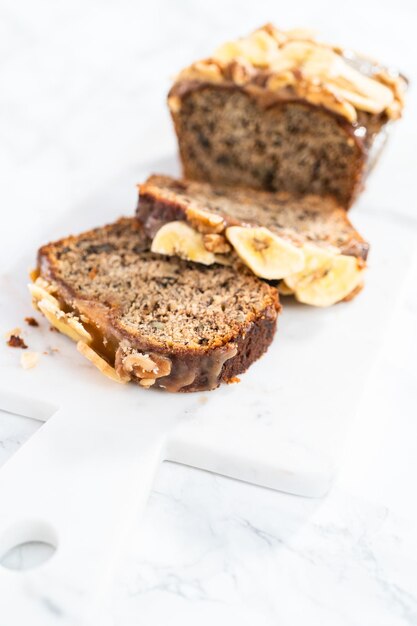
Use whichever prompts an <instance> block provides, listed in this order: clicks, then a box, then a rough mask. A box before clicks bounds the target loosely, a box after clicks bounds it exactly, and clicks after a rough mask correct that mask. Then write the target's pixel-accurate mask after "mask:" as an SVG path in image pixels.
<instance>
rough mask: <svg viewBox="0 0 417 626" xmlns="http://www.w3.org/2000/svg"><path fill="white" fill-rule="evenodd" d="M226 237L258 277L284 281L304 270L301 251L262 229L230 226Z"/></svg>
mask: <svg viewBox="0 0 417 626" xmlns="http://www.w3.org/2000/svg"><path fill="white" fill-rule="evenodd" d="M226 237H227V239H228V240H229V242H230V243H231V244H232V246H233V247H234V249H235V250H236V252H237V254H238V255H239V257H240V258H241V259H242V261H244V263H246V265H247V266H248V267H250V269H251V270H252V272H253V273H254V274H256V276H259V277H260V278H266V279H267V280H274V279H279V278H285V277H286V276H290V275H292V274H294V273H296V272H300V271H301V270H302V269H303V267H304V254H303V252H302V250H301V248H298V247H297V246H295V245H294V244H292V243H291V242H289V241H287V240H285V239H283V238H282V237H279V236H278V235H275V234H274V233H272V232H271V231H270V230H268V228H264V227H263V226H259V227H253V228H245V227H244V226H229V228H227V229H226Z"/></svg>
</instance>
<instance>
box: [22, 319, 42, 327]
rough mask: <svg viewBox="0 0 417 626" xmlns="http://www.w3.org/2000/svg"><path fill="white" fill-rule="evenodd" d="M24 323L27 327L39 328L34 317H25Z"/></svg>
mask: <svg viewBox="0 0 417 626" xmlns="http://www.w3.org/2000/svg"><path fill="white" fill-rule="evenodd" d="M25 322H26V324H27V325H28V326H39V322H37V321H36V320H35V318H34V317H25Z"/></svg>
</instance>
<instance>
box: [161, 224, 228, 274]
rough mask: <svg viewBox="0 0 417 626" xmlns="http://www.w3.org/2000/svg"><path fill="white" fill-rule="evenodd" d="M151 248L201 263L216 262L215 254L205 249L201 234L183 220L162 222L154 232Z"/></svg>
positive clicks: (209, 263)
mask: <svg viewBox="0 0 417 626" xmlns="http://www.w3.org/2000/svg"><path fill="white" fill-rule="evenodd" d="M151 250H152V252H157V253H158V254H168V255H170V256H173V255H176V256H178V257H180V258H181V259H185V260H186V261H195V262H197V263H202V264H203V265H212V264H213V263H216V255H215V254H214V253H213V252H210V251H209V250H207V249H206V247H205V245H204V239H203V235H202V234H201V233H198V232H197V231H196V230H194V228H192V227H191V226H189V225H188V224H187V223H186V222H183V221H178V222H168V223H167V224H164V225H163V226H162V227H161V228H160V229H159V230H158V232H157V233H156V235H155V237H154V239H153V241H152V246H151Z"/></svg>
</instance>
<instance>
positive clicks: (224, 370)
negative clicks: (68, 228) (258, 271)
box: [29, 218, 280, 391]
mask: <svg viewBox="0 0 417 626" xmlns="http://www.w3.org/2000/svg"><path fill="white" fill-rule="evenodd" d="M147 244H148V240H147V238H146V237H145V235H144V233H143V230H142V229H141V227H140V225H139V223H138V221H137V220H135V219H134V218H131V219H122V220H120V221H118V222H116V223H115V224H112V225H109V226H105V227H103V228H97V229H95V230H92V231H89V232H86V233H83V234H81V235H78V236H75V237H67V238H66V239H62V240H61V241H57V242H55V243H50V244H48V245H46V246H43V247H42V248H41V249H40V250H39V253H38V268H37V270H36V271H35V273H34V274H33V280H34V282H33V284H31V285H30V286H29V287H30V291H31V293H32V298H33V302H34V305H35V306H36V308H37V309H39V310H40V311H41V312H42V313H43V314H44V315H45V316H46V317H47V319H48V320H49V321H50V323H51V324H53V325H54V326H55V327H56V328H58V330H60V331H61V332H63V333H65V334H66V335H68V336H70V337H71V338H72V339H73V340H75V341H77V347H78V350H79V351H80V352H81V353H82V354H83V355H85V356H86V357H87V358H88V359H90V360H91V361H92V362H93V363H94V364H95V365H96V366H97V367H98V369H99V370H101V371H102V372H103V373H104V374H106V375H108V376H109V377H110V378H112V379H113V380H115V381H117V382H120V383H125V382H128V381H129V380H131V381H134V382H137V383H139V384H140V385H141V386H143V387H150V386H152V385H154V386H155V387H160V388H162V389H166V390H168V391H199V390H209V389H214V388H215V387H217V386H218V385H219V384H220V382H221V381H225V382H227V381H230V380H232V379H233V378H234V377H235V376H237V375H238V374H240V373H242V372H244V371H245V370H246V369H247V368H248V367H249V366H250V365H251V363H253V361H255V360H256V359H258V358H259V357H260V356H261V355H262V354H263V353H264V352H265V351H266V349H267V348H268V346H269V344H270V343H271V341H272V338H273V336H274V333H275V329H276V321H277V315H278V312H279V310H280V305H279V301H278V294H277V290H276V289H275V288H274V287H271V286H270V285H268V284H266V283H265V282H263V281H261V280H259V279H257V278H256V277H255V276H253V275H252V274H251V273H250V272H248V271H246V272H237V271H235V270H234V269H233V268H231V267H227V266H222V265H213V266H211V267H205V266H203V265H197V264H193V263H188V262H186V261H182V260H180V259H178V258H169V257H163V256H160V255H155V254H152V253H151V252H150V251H149V250H148V249H147Z"/></svg>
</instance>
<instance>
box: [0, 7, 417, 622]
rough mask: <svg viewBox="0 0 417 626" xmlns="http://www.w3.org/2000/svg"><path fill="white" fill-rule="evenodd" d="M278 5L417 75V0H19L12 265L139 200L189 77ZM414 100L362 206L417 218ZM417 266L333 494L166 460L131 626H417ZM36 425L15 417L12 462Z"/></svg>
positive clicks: (164, 153) (10, 15)
mask: <svg viewBox="0 0 417 626" xmlns="http://www.w3.org/2000/svg"><path fill="white" fill-rule="evenodd" d="M267 21H272V22H274V23H275V24H276V25H277V26H279V27H282V28H292V27H295V26H308V27H312V28H314V29H317V30H318V31H320V32H321V33H322V35H323V39H327V40H329V41H332V42H335V43H340V44H343V45H346V46H348V47H352V48H354V49H357V50H359V51H361V52H364V53H366V54H369V55H371V56H375V57H376V58H378V59H380V60H381V61H385V62H388V63H391V64H393V65H397V66H398V67H400V68H401V70H402V71H403V72H404V73H405V74H406V75H408V76H409V77H410V79H411V80H412V82H414V83H415V82H416V80H417V71H416V63H417V37H416V31H417V4H416V3H415V2H413V1H411V0H410V1H408V2H406V1H404V0H400V1H396V2H393V1H390V2H365V1H362V2H357V1H353V0H350V1H346V2H338V3H336V2H334V1H333V2H324V1H320V0H315V1H314V2H307V1H303V2H301V1H298V2H297V1H292V2H286V3H284V2H277V1H275V2H269V1H268V2H255V1H253V0H252V2H226V1H224V2H219V1H217V0H215V1H213V0H212V1H211V2H209V1H208V0H205V1H198V2H192V1H191V0H190V1H188V2H185V1H181V2H180V1H176V2H174V1H172V2H168V1H165V2H162V1H161V0H159V1H156V0H153V1H152V2H143V1H138V0H136V1H135V2H127V1H120V0H119V1H117V2H116V1H115V0H109V1H101V2H99V1H98V0H94V1H92V0H90V1H85V0H84V1H80V0H72V1H71V2H68V1H67V2H63V1H57V0H55V1H52V0H51V1H50V2H47V1H45V0H38V1H37V2H30V1H29V0H22V1H21V2H16V1H15V0H1V3H0V185H1V196H0V197H1V209H0V216H1V218H0V219H1V224H0V228H1V230H0V236H1V246H0V259H1V263H2V267H4V266H5V265H7V264H8V263H9V262H11V261H12V260H13V259H14V258H17V257H18V256H20V255H21V252H22V250H28V249H29V250H33V254H34V255H35V251H36V249H37V247H38V246H39V245H40V244H41V243H43V232H44V230H45V223H50V222H51V221H55V220H56V219H57V217H58V216H59V214H60V213H61V212H62V213H63V212H65V211H68V210H71V209H75V208H79V207H80V206H85V209H86V221H87V222H88V199H89V197H91V196H92V195H94V194H97V191H98V190H100V189H104V190H105V188H106V185H107V183H108V181H109V180H110V181H111V180H114V179H119V178H120V177H123V178H124V179H125V180H126V191H125V195H124V197H120V198H113V197H110V198H107V199H106V202H107V204H109V203H111V204H112V205H114V212H115V215H117V214H123V213H124V214H129V213H131V212H132V211H133V209H134V205H135V198H136V190H135V183H137V182H138V181H137V178H136V172H138V171H139V169H142V170H143V165H144V164H145V166H146V167H147V166H148V164H149V171H150V172H151V170H152V169H153V168H152V164H153V163H155V162H159V163H161V162H163V159H164V158H165V157H170V156H171V155H172V154H173V152H174V151H175V140H174V136H173V132H172V128H171V123H170V119H169V116H168V113H167V110H166V105H165V98H166V92H167V90H168V88H169V85H170V79H171V77H172V76H173V75H175V73H176V71H177V70H179V69H180V68H181V67H182V66H183V65H185V64H187V63H188V62H190V61H191V60H193V59H196V58H198V57H203V56H205V55H207V54H209V53H210V52H211V51H212V50H213V48H214V47H215V46H216V45H218V44H219V43H221V42H222V41H223V40H225V39H228V38H231V37H234V36H237V35H239V34H245V33H247V32H248V31H250V30H252V29H253V28H255V27H256V26H258V25H261V24H262V23H264V22H267ZM407 104H408V106H407V110H406V114H405V117H404V120H403V121H402V122H401V123H400V124H398V126H397V129H396V130H395V133H394V136H393V138H392V140H391V141H390V144H389V146H388V148H387V151H386V153H385V154H384V156H383V158H382V160H381V163H380V164H379V169H378V172H376V173H375V174H374V175H373V176H372V178H371V179H370V180H369V184H368V187H367V191H366V192H365V194H364V195H363V196H362V198H361V200H360V202H359V205H358V206H357V207H355V208H354V209H353V211H352V217H353V219H354V213H355V211H358V210H360V206H361V205H362V206H366V205H367V204H372V205H378V206H380V207H381V211H384V210H395V211H398V212H399V213H402V214H404V215H406V216H408V217H409V218H410V219H411V220H415V219H416V217H417V207H416V206H415V204H416V203H415V199H414V198H415V193H414V183H415V177H416V174H417V171H416V161H417V158H416V145H417V123H416V121H415V105H416V96H415V93H414V91H413V88H411V90H410V95H409V98H408V103H407ZM161 159H162V161H161ZM399 190H401V193H399ZM399 198H401V200H399ZM410 224H411V221H410ZM92 225H93V224H92ZM74 230H77V227H76V225H74ZM58 234H59V233H58ZM62 234H65V233H62ZM393 254H395V250H393ZM416 281H417V272H416V273H415V274H414V279H413V280H410V284H409V291H408V293H407V295H406V298H405V304H404V308H403V311H402V312H401V313H400V314H399V317H398V318H397V323H396V326H395V328H394V329H393V331H394V332H393V333H392V334H391V336H390V339H388V340H387V344H386V345H385V347H384V349H383V354H382V361H381V363H380V365H379V367H378V368H376V370H375V372H374V375H373V381H370V383H369V386H368V394H367V396H366V398H365V399H364V403H363V406H362V410H361V414H360V416H359V418H358V420H357V421H356V422H355V428H354V430H353V431H352V433H351V437H350V439H349V441H348V442H347V447H346V454H345V457H344V460H343V463H342V469H341V472H340V476H339V479H338V483H337V484H336V486H335V487H334V489H333V491H332V492H331V494H330V495H329V496H328V498H326V499H325V500H323V501H309V500H303V499H299V498H293V497H290V496H285V495H282V494H277V493H274V492H270V491H267V490H263V489H258V488H256V487H252V486H249V485H244V484H239V483H236V482H234V481H229V480H226V479H223V478H221V477H218V476H212V475H209V474H205V473H203V472H197V471H193V470H190V469H186V468H182V467H179V466H174V465H166V466H164V467H163V469H162V470H161V472H160V475H159V477H158V481H157V484H156V486H155V490H154V492H153V494H152V497H151V500H150V504H149V507H148V511H147V516H146V520H145V525H144V527H142V528H141V529H140V531H139V530H138V533H137V536H136V537H134V538H133V541H132V544H131V546H130V549H129V554H127V555H126V558H125V561H124V563H123V565H122V566H121V570H120V574H119V577H118V580H117V583H116V585H115V587H114V590H113V595H112V597H109V613H110V614H111V615H112V616H113V617H114V620H115V623H116V624H117V625H118V626H119V625H120V626H122V625H123V626H130V625H131V624H132V625H133V624H137V623H138V622H139V621H142V622H143V623H146V624H147V626H152V625H154V624H155V625H158V624H166V623H168V620H169V623H170V624H182V625H183V624H192V623H193V624H194V623H195V622H196V621H197V620H198V623H199V624H200V625H201V624H212V623H213V621H214V620H216V621H217V622H218V623H221V624H223V623H224V624H226V623H227V624H230V623H232V624H233V623H239V624H249V623H250V624H252V623H254V622H255V623H257V624H262V625H268V626H269V624H271V625H276V624H280V626H281V625H282V626H286V625H290V624H291V625H292V624H305V623H309V624H313V625H315V624H320V625H321V626H323V625H327V624H329V625H331V626H336V625H339V624H341V625H345V624H346V625H355V626H356V625H357V626H364V624H366V626H373V625H374V624H375V626H385V624H386V625H387V626H396V625H397V624H398V625H402V624H416V623H417V589H416V582H415V581H416V579H417V575H416V572H417V567H416V566H417V538H416V533H415V530H414V528H415V523H416V521H417V504H416V485H415V482H416V476H417V455H416V453H415V449H416V441H417V393H416V388H417V367H416V357H415V354H416V353H417V295H416V291H417V290H416V287H415V286H416ZM392 289H395V285H392ZM387 306H389V302H387ZM0 315H1V312H0ZM0 321H1V320H0ZM0 330H1V332H2V335H3V330H4V331H6V330H8V329H2V328H1V329H0ZM348 392H349V390H347V393H348ZM37 426H38V424H37V423H35V422H33V421H30V420H26V419H23V418H17V417H14V416H8V415H6V414H3V415H0V460H1V461H4V460H6V458H8V456H9V455H10V454H11V453H12V452H13V451H14V450H16V449H17V447H18V446H19V445H20V444H21V443H22V442H23V441H24V440H25V439H26V438H27V437H28V436H29V435H30V433H31V432H33V431H34V430H35V429H36V428H37Z"/></svg>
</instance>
